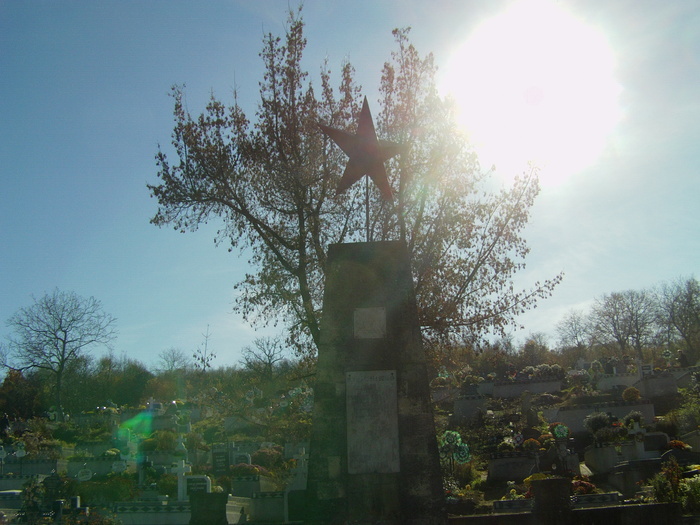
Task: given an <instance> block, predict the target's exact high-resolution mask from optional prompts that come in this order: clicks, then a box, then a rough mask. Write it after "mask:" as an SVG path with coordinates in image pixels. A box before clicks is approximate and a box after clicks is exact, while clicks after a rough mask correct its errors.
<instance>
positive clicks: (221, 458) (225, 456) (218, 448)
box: [211, 443, 229, 476]
mask: <svg viewBox="0 0 700 525" xmlns="http://www.w3.org/2000/svg"><path fill="white" fill-rule="evenodd" d="M211 463H212V471H213V472H214V475H215V476H225V475H226V474H228V468H229V452H228V443H215V444H214V445H213V447H212V449H211Z"/></svg>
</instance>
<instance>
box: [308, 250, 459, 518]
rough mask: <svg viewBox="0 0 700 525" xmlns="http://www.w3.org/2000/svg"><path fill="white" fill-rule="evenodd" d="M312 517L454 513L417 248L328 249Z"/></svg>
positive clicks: (311, 484) (311, 478)
mask: <svg viewBox="0 0 700 525" xmlns="http://www.w3.org/2000/svg"><path fill="white" fill-rule="evenodd" d="M314 396H315V398H314V418H313V428H312V438H311V444H310V450H309V474H308V489H307V508H308V509H309V516H308V518H307V523H330V522H334V523H335V522H338V523H341V522H352V523H378V522H381V523H386V524H399V523H401V524H433V523H435V524H437V523H440V524H442V523H445V522H446V514H445V502H444V495H443V490H442V474H441V470H440V462H439V455H438V449H437V442H436V439H435V426H434V422H433V414H432V405H431V401H430V390H429V386H428V378H427V370H426V360H425V354H424V351H423V347H422V342H421V333H420V327H419V323H418V313H417V308H416V299H415V292H414V290H413V282H412V277H411V268H410V261H409V256H408V250H407V248H406V246H405V244H404V243H402V242H376V243H357V244H336V245H332V246H331V247H330V249H329V253H328V261H327V269H326V287H325V291H324V301H323V319H322V323H321V339H320V344H319V351H318V363H317V375H316V385H315V387H314Z"/></svg>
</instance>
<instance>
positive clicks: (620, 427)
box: [0, 368, 700, 525]
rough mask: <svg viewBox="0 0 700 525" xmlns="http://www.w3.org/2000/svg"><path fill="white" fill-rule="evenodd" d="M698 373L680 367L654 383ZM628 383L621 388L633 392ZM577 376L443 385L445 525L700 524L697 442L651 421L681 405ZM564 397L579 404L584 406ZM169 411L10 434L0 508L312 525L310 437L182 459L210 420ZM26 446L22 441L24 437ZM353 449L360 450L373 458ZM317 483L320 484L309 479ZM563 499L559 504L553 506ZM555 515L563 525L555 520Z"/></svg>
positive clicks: (155, 409)
mask: <svg viewBox="0 0 700 525" xmlns="http://www.w3.org/2000/svg"><path fill="white" fill-rule="evenodd" d="M695 372H697V369H695V368H689V369H687V370H680V369H678V368H674V369H673V370H657V371H656V372H653V373H652V375H653V374H659V375H660V374H664V375H665V376H666V377H684V376H685V375H686V374H688V373H691V374H692V373H695ZM629 375H630V374H628V373H625V375H624V376H623V378H621V379H620V380H621V381H628V376H629ZM582 377H584V376H583V375H581V374H580V373H579V372H577V371H575V370H574V371H571V373H570V374H567V376H566V377H564V378H563V379H561V380H560V383H561V389H559V390H556V391H551V392H543V393H536V394H533V393H531V392H530V390H529V389H528V388H527V387H528V381H527V380H525V379H522V378H521V379H519V380H518V381H513V383H512V385H511V388H509V389H502V390H501V392H507V393H508V395H507V396H504V397H497V396H495V395H493V394H479V393H474V388H473V387H472V386H470V385H469V384H466V385H461V386H460V385H456V386H455V388H456V394H455V395H454V396H452V397H451V396H445V395H444V388H443V387H442V386H440V387H435V388H432V389H431V390H432V393H433V396H434V398H436V399H438V401H437V402H434V409H435V424H436V430H435V436H436V437H435V443H436V446H437V453H438V455H439V461H440V468H441V474H440V476H441V483H444V501H445V505H446V516H447V518H446V519H447V521H449V522H450V523H480V522H482V523H510V522H516V521H522V520H526V521H527V520H529V521H528V523H547V521H546V520H547V519H563V518H562V516H566V519H567V520H569V521H568V522H569V523H604V522H605V521H601V520H605V519H614V520H618V521H613V522H615V523H617V522H619V523H628V522H629V523H631V522H632V520H634V519H638V516H639V513H640V512H642V513H643V515H644V516H651V515H654V513H658V519H657V520H655V521H654V522H655V523H681V522H683V523H693V522H694V521H692V518H690V516H691V515H693V514H696V513H697V514H700V453H698V452H696V450H700V449H698V448H697V447H698V446H699V445H700V431H698V430H697V429H695V430H693V431H691V432H687V433H684V434H680V433H679V432H680V431H681V429H680V428H678V427H674V426H673V425H671V424H669V422H668V421H666V420H665V419H664V417H663V414H660V413H658V412H657V409H656V405H657V404H659V401H662V405H663V406H660V408H661V409H662V410H668V406H669V405H668V399H669V396H670V397H671V398H674V399H676V400H678V401H679V402H680V401H681V398H682V396H680V394H679V393H678V390H677V388H678V387H676V388H675V389H673V388H672V389H671V390H672V391H671V392H668V391H667V390H668V387H667V386H666V387H664V388H665V389H666V390H665V391H664V392H662V393H663V395H662V396H661V397H651V398H644V397H642V395H641V391H642V390H643V388H638V387H640V386H642V385H643V384H644V382H645V381H648V377H647V376H645V375H642V374H637V381H636V382H634V383H632V386H629V387H626V389H625V390H622V392H626V396H625V397H626V399H623V398H622V396H621V395H620V394H619V392H620V389H619V388H618V389H616V388H609V389H608V390H597V389H595V388H593V387H592V385H591V384H588V385H587V387H586V388H585V389H581V388H578V387H580V386H581V378H582ZM588 377H589V378H590V375H589V376H588ZM604 379H605V380H606V381H605V382H603V384H604V385H606V386H608V385H611V384H616V382H615V381H614V379H615V377H614V375H612V376H606V377H605V378H604ZM438 383H441V382H438ZM577 385H578V387H577ZM364 388H366V385H365V387H364ZM537 388H538V387H537V386H535V388H533V390H534V391H537ZM486 389H487V391H488V390H490V386H488V385H487V386H486ZM629 389H632V390H629ZM681 389H682V390H681V392H683V393H685V392H687V391H686V390H685V387H681ZM304 391H305V395H306V396H307V397H308V398H309V399H313V398H314V397H315V396H314V392H313V390H312V389H311V388H310V387H308V386H306V387H304ZM461 392H467V393H464V394H462V393H461ZM492 392H498V390H495V389H494V390H493V391H492ZM572 392H579V395H578V397H576V396H573V397H572ZM611 392H614V393H615V395H619V396H620V398H619V400H618V401H614V400H611V399H610V393H611ZM596 397H598V398H600V402H596ZM307 401H308V399H307ZM306 405H307V409H310V406H309V403H306ZM163 406H164V405H163V404H161V403H158V402H157V401H155V400H150V401H149V402H148V403H147V404H146V406H145V407H144V408H143V409H142V410H141V411H140V412H139V411H137V410H127V409H125V410H121V409H119V408H117V409H115V410H114V411H115V413H114V414H111V415H110V417H108V418H105V416H104V414H102V413H99V412H96V413H93V414H83V415H80V416H79V417H76V418H75V421H74V422H71V423H70V425H72V426H73V427H75V428H84V429H90V428H92V429H97V428H101V429H103V430H105V429H109V431H110V433H109V434H107V433H104V434H103V436H104V437H105V439H104V440H103V441H102V442H95V441H91V442H87V441H86V442H80V441H77V442H74V443H68V442H61V443H56V442H54V443H44V444H43V446H37V443H33V444H31V445H29V444H27V443H23V442H22V441H21V440H19V439H18V440H14V436H15V433H14V432H13V430H12V428H10V429H8V430H7V431H6V432H7V435H8V439H6V440H4V443H5V445H4V446H3V448H2V450H1V451H0V459H1V461H2V474H1V475H0V508H2V509H4V510H3V512H4V513H5V515H6V516H8V517H10V518H12V519H15V520H18V521H19V520H28V521H31V520H32V519H36V518H37V516H44V517H46V518H47V519H48V518H50V519H52V520H58V519H59V518H60V519H65V520H68V519H69V517H70V516H74V515H75V516H77V515H85V516H87V515H92V516H93V517H94V516H98V515H99V516H106V517H109V519H113V520H115V521H114V522H115V523H122V524H125V525H139V524H145V523H148V524H164V525H166V524H167V525H170V524H172V525H178V524H185V523H195V522H197V523H215V522H219V523H239V522H243V521H241V520H245V522H249V523H280V524H282V523H302V522H307V518H308V515H307V511H308V502H309V496H308V493H307V492H306V491H307V488H308V486H309V479H310V477H309V459H310V458H311V460H312V461H313V454H314V452H313V447H314V446H318V444H317V443H316V442H314V441H313V439H312V441H311V443H309V442H305V443H291V442H290V443H271V442H262V443H254V442H251V441H241V442H239V443H235V442H231V441H228V442H219V443H210V444H207V446H206V447H202V448H207V449H208V450H202V449H199V450H196V449H194V450H188V447H187V441H188V440H187V439H186V436H188V435H189V434H191V432H192V431H191V428H192V427H193V428H197V423H198V419H197V416H195V417H192V415H193V414H196V415H199V414H202V413H205V414H206V413H208V412H207V411H202V410H201V407H194V406H193V405H190V404H188V403H182V404H178V405H177V410H175V409H173V408H172V407H173V406H175V405H174V404H172V403H166V404H165V406H166V407H168V408H163ZM169 411H170V412H173V413H174V414H175V415H176V416H177V417H178V418H182V416H184V415H185V414H187V416H188V418H190V420H191V427H190V428H189V430H190V432H184V431H185V430H188V429H186V428H185V427H179V426H178V425H175V424H173V425H171V426H168V425H166V424H165V423H164V422H163V421H164V419H163V418H164V416H165V415H166V413H168V412H169ZM209 413H210V412H209ZM169 417H170V418H171V420H172V416H169ZM227 417H229V418H230V416H227ZM144 418H150V419H152V420H155V421H159V423H158V424H157V425H153V426H152V427H150V429H151V430H150V434H149V433H147V432H145V431H143V430H142V429H140V428H139V426H138V425H133V424H130V422H131V423H133V422H134V421H135V420H142V419H144ZM222 421H223V420H222ZM12 424H17V425H18V426H21V423H20V422H12ZM44 424H45V425H48V426H51V425H52V424H53V425H55V426H56V428H58V427H59V426H61V425H59V424H56V423H51V422H49V421H46V422H44ZM153 428H157V430H152V429H153ZM240 429H241V426H240V425H238V426H236V430H240ZM178 430H183V432H182V433H181V434H178V433H177V431H178ZM480 433H481V435H480ZM19 435H21V434H19ZM163 435H166V436H168V437H169V438H170V441H171V443H170V446H169V448H170V450H168V451H166V450H160V449H158V448H157V447H156V449H154V450H148V449H149V447H151V446H152V443H151V441H149V440H153V439H154V436H155V439H158V436H160V439H161V440H162V441H165V439H164V438H163ZM239 435H240V433H239ZM23 436H24V438H25V439H26V440H27V441H29V440H30V439H31V438H32V432H31V431H26V432H25V433H24V434H23ZM358 439H360V442H359V446H360V447H361V449H362V448H364V447H366V446H367V445H366V444H365V443H363V442H362V440H361V437H360V438H358ZM189 441H190V442H192V439H191V438H190V440H189ZM163 448H167V447H163ZM309 452H311V455H310V454H309ZM337 468H341V467H340V466H338V467H337ZM674 469H675V470H674ZM673 472H675V474H674V475H675V476H677V478H678V479H680V480H683V481H682V486H683V491H684V492H683V494H685V496H684V497H683V498H681V497H678V498H676V499H675V500H672V498H671V500H669V498H667V500H666V501H664V500H663V497H664V496H663V492H664V487H666V488H667V489H668V486H669V485H668V483H669V482H668V480H666V478H668V479H669V480H673V479H674V477H673V475H671V474H673ZM313 476H318V474H314V473H313V471H312V472H311V479H312V480H313ZM664 476H666V478H665V477H664ZM368 479H369V478H368ZM543 482H548V483H551V484H552V485H551V487H555V488H551V487H550V488H549V489H547V490H546V491H545V492H544V493H543V492H542V491H541V490H540V489H538V486H539V485H541V484H542V483H543ZM316 483H318V482H316ZM557 490H559V491H560V492H561V495H560V499H559V501H558V503H557V500H556V498H554V499H552V498H553V496H552V494H553V493H554V492H556V491H557ZM543 494H545V495H543ZM667 496H668V495H667ZM538 498H540V499H542V498H549V499H550V500H551V501H548V502H547V503H546V509H549V510H547V511H544V510H542V508H541V505H540V508H539V509H538ZM557 505H558V506H559V507H560V508H559V510H557V512H559V513H560V514H558V515H557V516H558V517H556V516H555V517H552V516H549V514H547V512H549V513H550V514H551V513H552V512H554V510H552V509H553V508H557ZM639 509H642V510H639ZM538 513H539V514H538ZM543 513H544V514H543ZM195 514H199V515H200V518H201V519H200V521H196V516H195ZM683 514H685V516H686V517H685V518H681V516H682V515H683ZM618 515H625V516H629V517H628V518H624V520H623V518H620V517H619V516H618ZM548 516H549V517H548ZM584 516H585V517H584ZM611 516H613V518H611ZM614 516H618V517H614ZM635 516H636V517H635ZM681 519H683V520H684V521H681ZM217 520H218V521H217ZM533 520H535V521H533ZM587 520H588V521H587ZM621 520H622V521H621ZM625 520H628V521H625ZM555 522H556V521H555Z"/></svg>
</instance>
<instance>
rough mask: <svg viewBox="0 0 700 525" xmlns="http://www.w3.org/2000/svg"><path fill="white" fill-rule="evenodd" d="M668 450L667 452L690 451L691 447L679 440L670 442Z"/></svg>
mask: <svg viewBox="0 0 700 525" xmlns="http://www.w3.org/2000/svg"><path fill="white" fill-rule="evenodd" d="M667 446H668V448H669V450H692V448H693V447H691V446H690V445H688V444H687V443H684V442H683V441H681V440H680V439H672V440H671V441H669V442H668V445H667Z"/></svg>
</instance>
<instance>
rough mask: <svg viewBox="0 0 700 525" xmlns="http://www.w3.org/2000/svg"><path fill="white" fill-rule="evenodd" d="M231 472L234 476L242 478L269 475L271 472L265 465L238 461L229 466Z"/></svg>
mask: <svg viewBox="0 0 700 525" xmlns="http://www.w3.org/2000/svg"><path fill="white" fill-rule="evenodd" d="M229 474H230V476H231V477H232V478H240V477H246V476H267V475H268V474H269V473H268V471H267V469H266V468H265V467H262V466H260V465H249V464H248V463H238V464H237V465H231V466H230V467H229Z"/></svg>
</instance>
